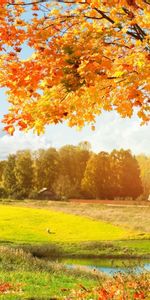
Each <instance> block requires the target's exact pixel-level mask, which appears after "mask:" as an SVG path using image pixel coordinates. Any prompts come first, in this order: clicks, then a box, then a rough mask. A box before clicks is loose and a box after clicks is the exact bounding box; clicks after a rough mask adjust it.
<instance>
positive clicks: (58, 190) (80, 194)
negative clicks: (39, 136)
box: [0, 142, 150, 199]
mask: <svg viewBox="0 0 150 300" xmlns="http://www.w3.org/2000/svg"><path fill="white" fill-rule="evenodd" d="M145 160H146V161H145ZM147 160H148V161H147ZM148 162H149V164H150V158H146V157H145V156H139V157H137V158H136V157H135V156H133V155H132V154H131V152H130V151H129V150H123V149H121V150H119V151H117V150H114V151H112V152H111V153H110V154H109V153H107V152H100V153H98V154H95V153H93V152H92V151H91V147H90V144H89V143H88V142H81V143H80V144H79V145H78V146H72V145H66V146H64V147H62V148H61V149H59V150H56V149H55V148H49V149H47V150H43V149H41V150H38V151H36V152H31V151H29V150H24V151H18V152H17V153H16V154H15V155H9V157H8V159H7V160H5V161H0V197H1V198H7V197H9V198H14V199H24V198H31V199H33V198H34V199H36V198H37V199H38V198H40V197H43V195H44V191H46V193H47V197H48V198H53V199H68V198H93V199H94V198H99V199H114V198H123V199H124V198H133V199H136V198H137V197H139V196H140V195H142V194H143V193H144V194H143V197H147V196H148V194H149V192H150V185H149V183H148V182H149V179H146V178H147V176H150V174H149V173H148V174H149V175H147V171H146V168H147V164H148ZM143 166H144V167H143ZM42 191H43V193H42Z"/></svg>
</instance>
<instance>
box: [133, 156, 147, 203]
mask: <svg viewBox="0 0 150 300" xmlns="http://www.w3.org/2000/svg"><path fill="white" fill-rule="evenodd" d="M136 159H137V161H138V164H139V167H140V177H141V180H142V185H143V198H144V199H145V200H147V199H148V196H149V195H150V157H149V156H146V155H144V154H143V155H142V154H141V155H138V156H136Z"/></svg>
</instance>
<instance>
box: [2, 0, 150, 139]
mask: <svg viewBox="0 0 150 300" xmlns="http://www.w3.org/2000/svg"><path fill="white" fill-rule="evenodd" d="M149 33H150V1H149V0H113V1H112V0H109V1H107V0H53V1H52V0H51V1H50V0H33V1H32V0H27V1H21V0H9V1H8V0H0V87H4V88H6V91H7V95H8V101H9V103H10V110H9V113H8V114H7V115H6V116H4V120H3V122H4V123H6V126H5V129H6V130H7V131H8V132H9V133H10V134H13V131H14V128H15V126H18V127H19V128H20V130H28V129H32V128H33V129H34V130H35V131H36V132H38V133H41V132H43V130H44V127H45V125H47V124H51V123H55V124H56V123H58V122H62V121H63V120H67V121H68V124H69V126H74V125H77V126H79V127H82V126H83V125H84V124H85V122H87V123H90V124H94V120H95V116H96V115H98V114H100V113H101V111H102V110H103V109H104V110H107V111H110V110H116V111H117V112H118V113H119V114H120V115H121V116H122V117H126V116H128V117H130V116H131V115H132V114H133V111H134V110H135V111H136V112H137V114H138V116H139V117H140V118H141V120H142V122H144V123H145V122H148V121H149V120H150V35H149ZM25 49H27V50H28V53H29V55H27V53H26V52H25V51H24V50H25ZM93 127H94V126H93Z"/></svg>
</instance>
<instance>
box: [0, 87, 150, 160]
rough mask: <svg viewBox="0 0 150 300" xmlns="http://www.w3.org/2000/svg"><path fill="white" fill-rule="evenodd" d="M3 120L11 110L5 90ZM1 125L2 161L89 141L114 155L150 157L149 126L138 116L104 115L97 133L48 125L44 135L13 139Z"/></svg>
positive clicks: (1, 94)
mask: <svg viewBox="0 0 150 300" xmlns="http://www.w3.org/2000/svg"><path fill="white" fill-rule="evenodd" d="M0 98H1V109H0V120H1V119H2V116H3V115H4V114H5V113H7V111H8V103H7V100H6V96H5V94H4V90H2V91H0ZM2 126H3V125H2V123H0V160H3V159H6V158H7V157H8V155H9V154H12V153H16V152H17V151H18V150H23V149H31V150H37V149H40V148H43V149H47V148H49V147H55V148H60V147H62V146H64V145H66V144H71V145H77V144H78V143H79V142H81V141H89V142H90V143H91V146H92V150H93V151H94V152H96V153H98V152H100V151H108V152H111V151H112V150H113V149H118V150H119V149H121V148H123V149H130V150H131V151H132V153H133V154H136V155H137V154H141V153H144V154H146V155H150V125H144V126H140V120H139V118H138V117H136V116H133V117H132V118H131V119H129V118H125V119H122V118H121V117H120V116H119V115H118V114H117V113H116V112H103V113H102V114H101V115H100V116H99V117H97V121H96V124H95V127H96V129H95V131H92V130H91V128H90V126H85V127H84V128H83V129H82V130H81V131H78V130H77V129H76V128H69V127H68V126H67V124H60V125H49V126H47V127H46V131H45V133H44V134H43V135H41V136H37V135H36V134H34V133H33V132H31V131H30V132H28V133H23V132H20V131H19V130H16V132H15V134H14V136H9V135H8V134H6V133H5V132H4V131H3V130H2Z"/></svg>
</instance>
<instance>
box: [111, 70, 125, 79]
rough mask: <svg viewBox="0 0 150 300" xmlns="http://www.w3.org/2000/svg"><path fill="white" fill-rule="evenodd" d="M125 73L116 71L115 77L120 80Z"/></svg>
mask: <svg viewBox="0 0 150 300" xmlns="http://www.w3.org/2000/svg"><path fill="white" fill-rule="evenodd" d="M124 73H125V71H121V70H120V71H116V72H115V73H114V74H113V77H117V78H119V77H121V76H122V75H123V74H124Z"/></svg>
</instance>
